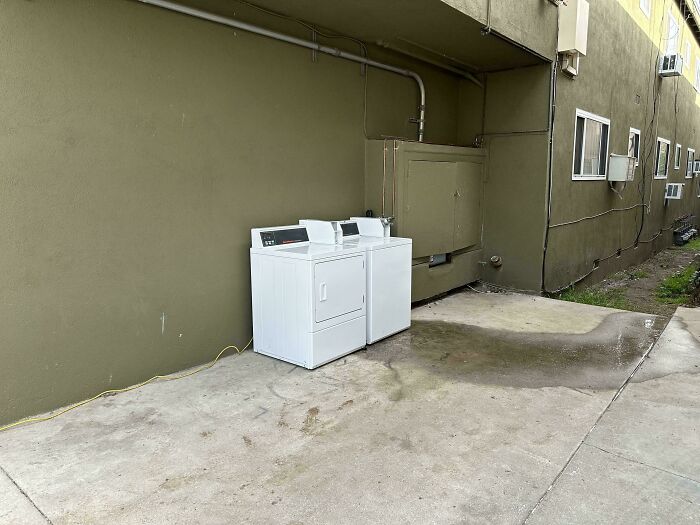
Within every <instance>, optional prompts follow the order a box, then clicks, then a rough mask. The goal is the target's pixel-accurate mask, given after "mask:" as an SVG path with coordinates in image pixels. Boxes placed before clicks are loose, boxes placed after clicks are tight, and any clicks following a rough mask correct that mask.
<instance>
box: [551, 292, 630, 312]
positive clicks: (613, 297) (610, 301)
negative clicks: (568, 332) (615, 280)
mask: <svg viewBox="0 0 700 525" xmlns="http://www.w3.org/2000/svg"><path fill="white" fill-rule="evenodd" d="M558 299H561V300H562V301H569V302H572V303H581V304H591V305H594V306H605V307H606V308H617V309H618V310H628V309H629V304H628V302H627V299H625V297H624V295H623V293H622V291H621V290H596V289H593V288H588V289H585V290H577V289H575V288H569V289H568V290H566V291H564V292H562V293H561V294H560V295H559V297H558Z"/></svg>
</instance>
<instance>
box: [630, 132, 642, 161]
mask: <svg viewBox="0 0 700 525" xmlns="http://www.w3.org/2000/svg"><path fill="white" fill-rule="evenodd" d="M641 135H642V132H641V131H639V130H638V129H636V128H630V137H629V141H628V143H627V156H628V157H634V158H635V159H637V160H635V161H634V166H635V167H637V166H639V138H640V137H641Z"/></svg>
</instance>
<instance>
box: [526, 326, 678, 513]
mask: <svg viewBox="0 0 700 525" xmlns="http://www.w3.org/2000/svg"><path fill="white" fill-rule="evenodd" d="M669 321H670V319H669ZM669 321H667V322H666V323H665V324H664V326H663V327H662V328H661V330H660V332H659V333H660V334H663V332H664V330H665V329H666V327H667V326H668V323H669ZM657 341H658V339H655V340H654V341H653V342H652V343H651V344H650V345H649V348H647V350H646V352H644V354H643V355H642V357H641V358H640V359H639V362H638V363H637V366H635V367H634V369H633V370H632V372H631V373H630V375H629V376H628V377H627V379H625V381H624V382H623V383H622V385H620V388H618V389H617V392H615V395H614V396H613V397H612V399H611V400H610V402H609V403H608V404H607V405H606V407H605V408H604V409H603V411H602V412H601V413H600V415H599V416H598V418H597V419H596V420H595V422H594V423H593V425H592V426H591V428H590V429H589V430H588V432H586V434H585V435H584V436H583V438H582V439H581V441H580V442H579V444H578V445H576V448H574V451H573V452H572V453H571V455H570V456H569V458H568V459H567V460H566V461H565V462H564V465H563V466H562V468H561V470H560V471H559V472H557V475H556V476H554V479H553V480H552V483H550V485H549V487H547V490H545V491H544V493H543V494H542V496H540V499H538V500H537V503H535V505H534V506H533V507H532V508H531V509H530V511H529V512H528V513H527V515H526V516H525V519H524V520H523V521H522V524H523V525H525V524H526V523H527V522H528V520H529V519H530V517H531V516H532V515H533V514H534V513H535V511H536V510H537V508H538V507H539V506H540V505H541V504H542V502H543V501H544V500H545V498H546V497H547V495H548V494H549V493H550V492H552V490H553V489H554V486H555V485H556V484H557V482H558V481H559V479H560V478H561V477H562V476H563V474H564V471H566V469H567V468H568V467H569V465H570V464H571V462H572V461H573V460H574V457H576V454H578V451H579V450H581V447H582V446H583V445H584V444H585V441H586V440H587V439H588V436H590V435H591V433H592V432H593V430H595V427H596V426H597V425H598V423H600V420H601V419H603V416H604V415H605V414H606V413H607V411H608V410H610V407H611V406H612V404H613V403H614V402H615V400H616V399H617V398H618V397H620V395H621V394H622V392H623V391H624V390H625V388H627V385H629V384H630V382H631V381H632V378H633V377H634V374H636V373H637V372H638V371H639V369H640V368H642V365H644V363H645V361H646V360H647V357H648V356H649V354H650V353H651V352H652V350H653V349H654V347H655V346H656V343H657Z"/></svg>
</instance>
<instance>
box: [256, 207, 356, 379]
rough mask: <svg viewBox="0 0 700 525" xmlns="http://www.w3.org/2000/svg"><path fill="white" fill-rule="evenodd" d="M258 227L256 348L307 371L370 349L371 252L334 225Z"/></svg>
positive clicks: (259, 351)
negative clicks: (341, 239)
mask: <svg viewBox="0 0 700 525" xmlns="http://www.w3.org/2000/svg"><path fill="white" fill-rule="evenodd" d="M308 229H310V230H313V232H314V237H315V238H317V239H319V240H320V241H321V242H309V232H308V230H307V226H303V225H293V226H278V227H273V228H255V229H253V230H251V241H252V247H251V249H250V263H251V264H250V266H251V270H250V272H251V282H252V304H253V340H254V350H255V352H258V353H261V354H265V355H268V356H270V357H275V358H277V359H282V360H284V361H287V362H289V363H294V364H296V365H299V366H303V367H305V368H309V369H311V368H316V367H317V366H320V365H323V364H325V363H328V362H329V361H333V360H334V359H337V358H339V357H342V356H344V355H346V354H349V353H351V352H354V351H355V350H358V349H360V348H364V346H365V344H366V341H367V334H366V331H367V320H366V303H365V294H366V282H367V280H366V268H365V265H366V257H365V250H364V249H363V248H362V247H359V246H351V245H348V246H345V245H344V244H336V235H337V233H336V231H335V229H334V228H333V226H332V224H331V223H323V224H321V221H314V224H312V225H310V226H308Z"/></svg>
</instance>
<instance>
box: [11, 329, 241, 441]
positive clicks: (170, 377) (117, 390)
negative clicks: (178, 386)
mask: <svg viewBox="0 0 700 525" xmlns="http://www.w3.org/2000/svg"><path fill="white" fill-rule="evenodd" d="M252 342H253V338H252V337H251V338H250V341H248V344H246V345H245V346H244V347H243V349H240V350H239V348H238V347H237V346H236V345H229V346H226V347H224V348H223V349H222V350H221V352H219V355H217V356H216V357H215V358H214V360H213V361H211V362H209V363H207V364H206V365H203V366H200V367H199V368H197V369H195V370H192V371H191V372H187V373H185V374H181V375H175V376H174V375H165V376H153V377H152V378H151V379H148V380H146V381H143V382H142V383H138V384H136V385H131V386H128V387H126V388H115V389H112V390H105V391H104V392H102V393H100V394H97V395H96V396H93V397H91V398H90V399H86V400H84V401H80V402H79V403H75V404H73V405H71V406H69V407H67V408H64V409H62V410H59V411H58V412H56V413H55V414H51V415H50V416H42V417H30V418H27V419H20V420H19V421H15V422H14V423H10V424H9V425H5V426H4V427H0V432H4V431H5V430H9V429H11V428H14V427H18V426H20V425H27V424H29V423H39V422H42V421H48V420H50V419H54V418H56V417H58V416H61V415H63V414H65V413H66V412H70V411H71V410H75V409H76V408H78V407H81V406H83V405H87V404H88V403H90V402H91V401H94V400H95V399H99V398H100V397H102V396H104V395H107V394H119V393H120V392H128V391H129V390H136V389H137V388H141V387H142V386H144V385H147V384H149V383H152V382H153V381H155V380H157V379H161V380H163V381H174V380H176V379H182V378H184V377H189V376H193V375H194V374H197V373H199V372H201V371H202V370H207V369H209V368H211V367H212V366H214V365H215V364H216V362H217V361H218V360H219V358H220V357H221V356H222V355H223V353H224V352H225V351H226V350H229V349H230V348H234V349H235V350H236V353H238V354H241V353H243V352H245V351H246V350H247V348H248V347H249V346H250V343H252Z"/></svg>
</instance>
